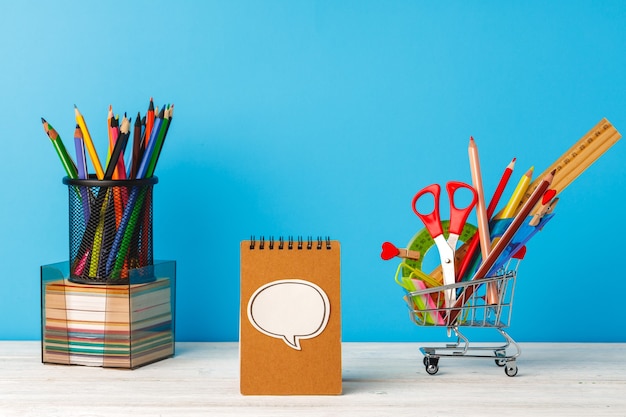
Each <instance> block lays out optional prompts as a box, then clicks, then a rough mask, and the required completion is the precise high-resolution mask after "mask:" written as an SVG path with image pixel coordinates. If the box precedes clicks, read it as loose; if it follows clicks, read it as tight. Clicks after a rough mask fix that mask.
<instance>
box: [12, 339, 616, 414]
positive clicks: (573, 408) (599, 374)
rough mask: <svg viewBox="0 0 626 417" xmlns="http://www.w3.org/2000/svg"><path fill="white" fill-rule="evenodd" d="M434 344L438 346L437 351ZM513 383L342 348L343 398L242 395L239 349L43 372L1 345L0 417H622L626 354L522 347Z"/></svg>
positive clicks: (195, 349) (469, 366) (391, 351)
mask: <svg viewBox="0 0 626 417" xmlns="http://www.w3.org/2000/svg"><path fill="white" fill-rule="evenodd" d="M434 345H436V344H434ZM520 345H521V348H522V355H521V357H520V358H518V360H517V366H518V368H519V373H518V374H517V376H515V377H508V376H506V375H505V374H504V371H503V369H502V368H499V367H497V366H496V365H495V363H494V361H493V359H480V358H467V357H463V358H441V359H440V362H439V372H438V373H437V374H436V375H434V376H431V375H428V374H427V373H426V372H425V370H424V366H423V365H422V355H421V353H420V352H419V350H418V347H419V346H420V345H418V344H415V343H344V344H343V391H344V393H343V395H340V396H285V397H281V396H243V395H241V394H240V393H239V360H238V344H237V343H177V344H176V356H175V357H174V358H171V359H166V360H164V361H161V362H158V363H155V364H151V365H148V366H145V367H143V368H139V369H136V370H132V371H131V370H117V369H104V368H92V367H83V366H63V365H44V364H42V363H41V361H40V343H39V342H13V341H6V342H0V415H1V416H2V417H13V416H20V417H21V416H37V417H46V416H55V417H77V416H81V417H101V416H132V417H142V416H151V417H155V416H176V417H185V416H208V415H210V416H274V417H275V416H332V417H349V416H359V417H366V416H411V417H423V416H446V417H447V416H533V417H536V416H625V415H626V394H625V393H626V344H611V343H606V344H602V343H593V344H592V343H553V344H544V343H522V344H520Z"/></svg>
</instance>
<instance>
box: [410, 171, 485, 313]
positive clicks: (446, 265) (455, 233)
mask: <svg viewBox="0 0 626 417" xmlns="http://www.w3.org/2000/svg"><path fill="white" fill-rule="evenodd" d="M461 188H466V189H468V190H470V191H471V193H472V201H471V202H470V203H469V205H467V207H464V208H458V207H457V206H456V205H455V204H454V195H455V193H456V192H457V191H458V190H459V189H461ZM446 190H447V191H448V199H449V200H450V227H449V235H448V239H447V240H446V239H445V238H444V237H443V227H442V226H441V217H440V215H439V196H440V195H441V186H439V184H431V185H429V186H428V187H425V188H423V189H422V190H420V191H419V192H418V193H417V194H415V197H413V203H412V204H413V212H415V214H417V217H419V218H420V219H421V220H422V222H423V223H424V225H425V226H426V229H427V230H428V233H429V234H430V236H431V237H432V238H433V239H434V241H435V244H436V245H437V249H438V250H439V258H440V259H441V269H442V271H443V283H444V285H448V284H454V283H455V282H456V272H455V269H454V253H455V251H456V245H457V243H458V241H459V235H460V234H461V232H462V231H463V227H464V226H465V222H466V220H467V217H468V216H469V214H470V212H471V211H472V209H473V208H474V206H475V205H476V200H477V198H478V196H477V194H476V190H474V188H472V187H471V186H469V185H467V184H465V183H463V182H459V181H450V182H448V183H447V184H446ZM425 194H432V195H433V197H434V199H435V207H434V209H433V211H432V213H427V214H424V213H420V212H419V211H418V210H417V200H419V199H420V197H422V196H423V195H425ZM455 299H456V294H455V292H454V291H452V290H446V303H447V305H448V306H452V305H453V303H454V301H455Z"/></svg>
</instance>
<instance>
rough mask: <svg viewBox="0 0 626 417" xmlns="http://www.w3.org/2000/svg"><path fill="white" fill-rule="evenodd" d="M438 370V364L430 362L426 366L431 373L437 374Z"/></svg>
mask: <svg viewBox="0 0 626 417" xmlns="http://www.w3.org/2000/svg"><path fill="white" fill-rule="evenodd" d="M437 371H439V366H437V365H433V364H428V365H427V366H426V372H428V374H429V375H435V374H436V373H437Z"/></svg>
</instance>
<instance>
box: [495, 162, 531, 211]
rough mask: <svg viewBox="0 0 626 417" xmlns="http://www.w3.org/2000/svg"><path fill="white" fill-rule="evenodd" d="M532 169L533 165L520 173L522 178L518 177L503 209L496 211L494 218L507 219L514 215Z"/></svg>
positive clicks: (528, 181)
mask: <svg viewBox="0 0 626 417" xmlns="http://www.w3.org/2000/svg"><path fill="white" fill-rule="evenodd" d="M534 169H535V167H530V169H529V170H528V171H526V173H525V174H524V175H522V178H520V180H519V182H518V183H517V186H516V187H515V190H514V191H513V194H512V195H511V198H510V199H509V202H508V203H507V205H506V206H505V207H504V209H502V211H501V212H500V213H498V215H497V216H496V219H508V218H510V217H513V216H515V213H516V210H517V207H518V204H519V202H520V201H521V199H522V197H523V196H524V193H525V192H526V190H527V189H528V186H529V185H530V180H531V178H532V176H533V170H534Z"/></svg>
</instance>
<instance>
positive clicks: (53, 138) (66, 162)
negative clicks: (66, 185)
mask: <svg viewBox="0 0 626 417" xmlns="http://www.w3.org/2000/svg"><path fill="white" fill-rule="evenodd" d="M41 123H43V130H44V131H45V132H46V134H47V135H48V137H49V138H50V142H52V145H53V146H54V150H55V151H56V152H57V155H58V156H59V159H60V160H61V164H63V169H65V173H66V174H67V176H68V177H69V178H72V179H76V178H78V170H77V169H76V164H74V161H73V160H72V158H71V157H70V155H69V154H68V153H67V149H65V145H63V141H62V140H61V136H59V134H58V133H57V131H56V130H55V129H54V128H53V127H52V126H51V125H50V124H49V123H48V122H47V121H46V119H44V118H43V117H42V118H41Z"/></svg>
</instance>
